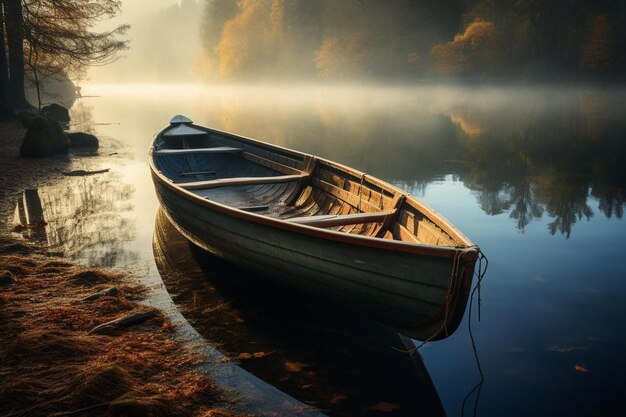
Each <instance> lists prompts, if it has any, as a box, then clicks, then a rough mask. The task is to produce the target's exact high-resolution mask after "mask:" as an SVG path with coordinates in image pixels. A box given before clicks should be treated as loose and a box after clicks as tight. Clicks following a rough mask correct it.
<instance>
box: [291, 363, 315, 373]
mask: <svg viewBox="0 0 626 417" xmlns="http://www.w3.org/2000/svg"><path fill="white" fill-rule="evenodd" d="M309 366H311V365H308V364H306V363H303V362H289V361H285V368H287V372H302V370H303V369H304V368H308V367H309Z"/></svg>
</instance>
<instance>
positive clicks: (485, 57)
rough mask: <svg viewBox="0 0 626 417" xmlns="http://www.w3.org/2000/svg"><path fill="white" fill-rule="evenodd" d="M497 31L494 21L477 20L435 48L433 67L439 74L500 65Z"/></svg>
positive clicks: (433, 48) (432, 52)
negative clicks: (450, 39)
mask: <svg viewBox="0 0 626 417" xmlns="http://www.w3.org/2000/svg"><path fill="white" fill-rule="evenodd" d="M499 52H500V42H499V40H498V30H497V28H496V25H495V24H493V23H492V22H489V21H486V20H482V19H478V20H475V21H474V22H472V23H470V24H469V25H468V26H467V27H466V28H465V30H464V31H463V33H458V34H457V35H456V36H455V37H454V39H453V40H452V41H450V42H447V43H442V44H438V45H435V46H433V47H432V49H431V54H432V55H433V57H434V68H435V71H437V72H438V73H440V74H458V73H462V72H464V71H467V70H468V69H470V68H472V67H474V66H475V67H477V68H482V69H493V68H495V67H497V66H498V65H499V64H500V62H499V61H500V59H499V58H500V54H499Z"/></svg>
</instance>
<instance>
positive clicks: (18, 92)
mask: <svg viewBox="0 0 626 417" xmlns="http://www.w3.org/2000/svg"><path fill="white" fill-rule="evenodd" d="M3 3H4V11H5V24H6V30H7V41H8V42H7V44H8V46H9V89H8V94H9V103H10V104H11V105H12V106H14V107H16V108H29V107H31V106H30V104H28V101H26V95H25V93H24V21H23V16H22V2H21V0H3Z"/></svg>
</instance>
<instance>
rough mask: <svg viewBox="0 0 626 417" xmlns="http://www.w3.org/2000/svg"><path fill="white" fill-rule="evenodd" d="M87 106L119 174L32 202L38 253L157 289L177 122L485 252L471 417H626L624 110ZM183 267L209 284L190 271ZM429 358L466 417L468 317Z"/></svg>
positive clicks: (291, 99)
mask: <svg viewBox="0 0 626 417" xmlns="http://www.w3.org/2000/svg"><path fill="white" fill-rule="evenodd" d="M83 94H84V95H89V96H96V97H90V98H83V99H81V100H79V102H77V104H75V106H74V108H73V109H72V112H73V115H74V120H75V121H77V122H80V123H84V124H85V126H88V127H90V128H91V129H93V130H94V131H95V133H97V134H98V135H99V136H100V137H101V138H102V143H103V147H102V148H101V150H100V151H99V153H100V155H105V156H106V157H105V158H100V159H98V158H95V159H93V161H92V162H89V160H85V164H86V165H88V164H89V163H91V164H96V165H98V166H99V167H101V166H103V165H107V167H110V168H111V172H110V173H108V174H105V175H101V176H94V177H86V178H73V179H68V180H67V183H66V184H64V185H63V186H61V187H58V188H50V189H41V190H39V195H40V197H41V200H42V206H43V211H44V215H45V217H46V221H47V222H48V223H49V224H48V226H47V227H46V232H45V236H44V237H42V236H38V237H37V238H38V239H47V240H48V242H49V243H50V244H51V245H52V246H54V247H56V248H59V249H63V250H65V251H66V253H68V254H69V255H70V256H72V257H74V258H76V259H78V260H80V261H82V262H85V263H87V264H90V265H102V266H116V267H123V268H127V269H129V268H130V269H133V270H135V271H137V272H138V275H139V276H146V277H149V278H146V280H147V281H149V282H150V283H158V282H160V279H161V278H160V275H159V272H162V271H160V270H159V269H158V268H157V267H156V265H155V263H154V255H153V251H152V241H153V230H154V225H155V216H156V213H157V207H158V202H157V201H156V198H155V195H154V191H153V188H152V184H151V179H150V176H149V170H148V166H147V149H148V146H149V143H150V141H151V139H152V136H153V135H154V133H156V132H157V131H158V130H160V129H161V128H162V127H163V126H165V124H166V123H167V121H168V120H169V119H170V118H171V117H172V116H173V115H175V114H184V115H186V116H188V117H190V118H192V119H193V120H194V121H195V122H196V123H198V124H203V125H207V126H211V127H214V128H217V129H223V130H227V131H232V132H235V133H238V134H241V135H245V136H250V137H254V138H257V139H262V140H265V141H267V142H271V143H274V144H278V145H281V146H286V147H290V148H294V149H297V150H301V151H304V152H309V153H312V154H316V155H319V156H322V157H326V158H329V159H332V160H335V161H337V162H341V163H344V164H346V165H350V166H353V167H355V168H357V169H360V170H362V171H365V172H367V173H368V174H371V175H374V176H377V177H379V178H381V179H384V180H386V181H389V182H391V183H393V184H395V185H397V186H399V187H401V188H404V189H407V190H408V191H410V192H411V193H412V194H413V195H414V196H416V197H418V198H420V199H422V200H424V201H425V202H427V203H428V204H429V205H430V206H432V207H433V208H434V209H436V210H437V211H439V212H441V213H442V214H443V215H444V216H446V217H447V218H448V219H450V220H451V221H452V223H453V224H455V225H456V226H457V227H458V228H459V229H460V230H462V231H463V232H464V233H465V234H466V235H467V236H468V237H469V238H470V239H471V240H473V241H474V242H475V243H476V244H478V245H479V246H480V247H481V249H482V251H483V252H484V253H485V254H486V255H487V257H488V258H489V270H488V273H487V276H486V278H485V281H484V283H483V286H482V294H481V295H482V303H481V319H482V320H481V321H480V323H478V322H476V321H475V319H476V317H477V315H476V310H475V309H476V308H477V304H476V300H475V303H474V316H473V317H474V322H473V334H474V336H475V340H476V347H477V351H478V354H479V358H480V366H481V369H482V371H483V374H484V377H485V383H484V385H483V386H482V389H481V393H480V398H479V402H478V405H477V414H478V415H482V416H501V415H509V416H527V415H536V416H552V415H571V416H583V415H603V414H619V412H624V411H626V403H625V402H624V400H623V399H622V398H621V397H622V392H623V391H624V387H625V386H626V384H625V383H626V376H625V375H626V360H625V359H626V358H625V356H626V353H625V352H626V337H625V336H624V334H623V329H626V314H625V313H626V267H625V266H624V263H623V261H622V258H623V256H624V253H625V252H624V247H623V242H624V239H625V238H626V224H625V223H624V221H623V219H622V217H623V211H624V205H625V202H626V201H625V198H626V191H625V188H626V164H625V163H624V161H625V160H626V118H625V117H624V116H625V114H624V113H625V109H626V93H625V92H623V91H620V90H609V89H594V88H583V87H580V88H565V87H562V88H540V87H537V88H525V89H522V88H486V87H481V88H478V87H476V88H460V87H438V86H431V87H404V88H401V87H392V88H390V87H382V86H380V87H368V88H365V87H354V86H352V87H338V86H334V87H315V86H293V87H281V88H271V87H260V86H239V87H229V86H219V87H209V86H193V85H187V86H184V85H183V86H148V85H144V86H103V85H99V86H98V85H92V86H85V87H84V88H83ZM81 127H82V126H80V125H79V126H76V128H77V129H80V128H81ZM111 153H115V155H110V156H109V154H111ZM183 259H184V261H185V262H188V263H192V264H194V265H195V266H196V267H198V268H200V269H202V262H200V261H199V260H198V259H197V258H195V257H193V256H187V255H185V256H184V258H183ZM192 266H193V265H192ZM204 268H205V269H206V267H204ZM207 275H210V273H208V274H207ZM198 279H202V278H201V277H198ZM207 279H208V278H207ZM181 309H183V310H184V305H182V304H181ZM198 326H199V327H202V326H209V327H210V325H206V324H204V325H201V324H198ZM199 331H200V333H202V332H203V330H202V329H200V330H199ZM204 331H206V328H205V329H204ZM420 353H421V354H422V356H423V358H424V363H425V366H426V368H427V369H428V373H429V374H430V377H431V379H432V382H433V384H434V386H435V388H436V390H437V392H438V397H439V398H440V400H441V402H442V403H443V406H444V408H445V410H446V412H447V413H448V415H460V414H461V412H462V404H463V401H464V399H465V397H466V395H467V394H468V392H470V390H471V389H472V387H474V386H475V384H476V383H477V382H478V381H479V373H478V365H477V363H476V361H475V359H474V355H473V351H472V344H471V341H470V338H469V334H468V326H467V314H466V320H465V322H464V323H463V324H462V325H461V326H460V328H459V330H457V332H456V333H454V334H453V335H452V336H451V337H449V338H447V339H445V340H442V341H439V342H434V343H430V344H427V345H426V346H424V347H422V348H421V349H420ZM320 360H323V359H320ZM370 360H376V359H375V357H374V359H370ZM381 360H382V359H381ZM244 365H245V363H244ZM251 367H252V368H253V367H254V366H251ZM375 369H376V367H373V369H372V372H374V370H375ZM358 383H359V380H355V381H354V384H357V385H358ZM276 384H277V385H280V384H279V383H278V382H277V383H276ZM368 384H370V383H369V382H368ZM382 384H384V382H382V381H381V391H383V388H384V387H383V385H382ZM302 385H307V384H304V383H303V384H302ZM412 388H413V387H406V389H409V390H410V389H412ZM371 389H372V387H371V385H368V390H371ZM415 389H419V388H418V387H415ZM304 390H305V389H304ZM290 394H291V395H294V396H295V397H296V398H297V397H298V392H291V393H290ZM307 395H308V396H307ZM320 395H321V394H320ZM301 397H302V398H303V399H306V400H308V401H312V400H311V398H312V397H311V396H310V395H309V394H306V393H304V391H303V393H301ZM475 399H476V396H475V395H472V396H471V397H470V398H469V399H468V401H467V403H466V407H465V414H466V415H470V414H472V413H473V410H474V401H475ZM364 408H367V407H364ZM371 412H372V413H373V415H375V413H376V411H371ZM396 412H397V413H400V412H399V411H397V410H396ZM331 415H332V413H331ZM399 415H402V414H401V413H400V414H399Z"/></svg>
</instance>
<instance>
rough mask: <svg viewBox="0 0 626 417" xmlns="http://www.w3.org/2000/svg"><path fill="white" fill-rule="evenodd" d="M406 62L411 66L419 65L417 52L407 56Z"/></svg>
mask: <svg viewBox="0 0 626 417" xmlns="http://www.w3.org/2000/svg"><path fill="white" fill-rule="evenodd" d="M406 60H407V62H408V63H409V64H411V65H419V63H420V56H419V54H418V53H417V52H411V53H409V54H408V55H407V57H406Z"/></svg>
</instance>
